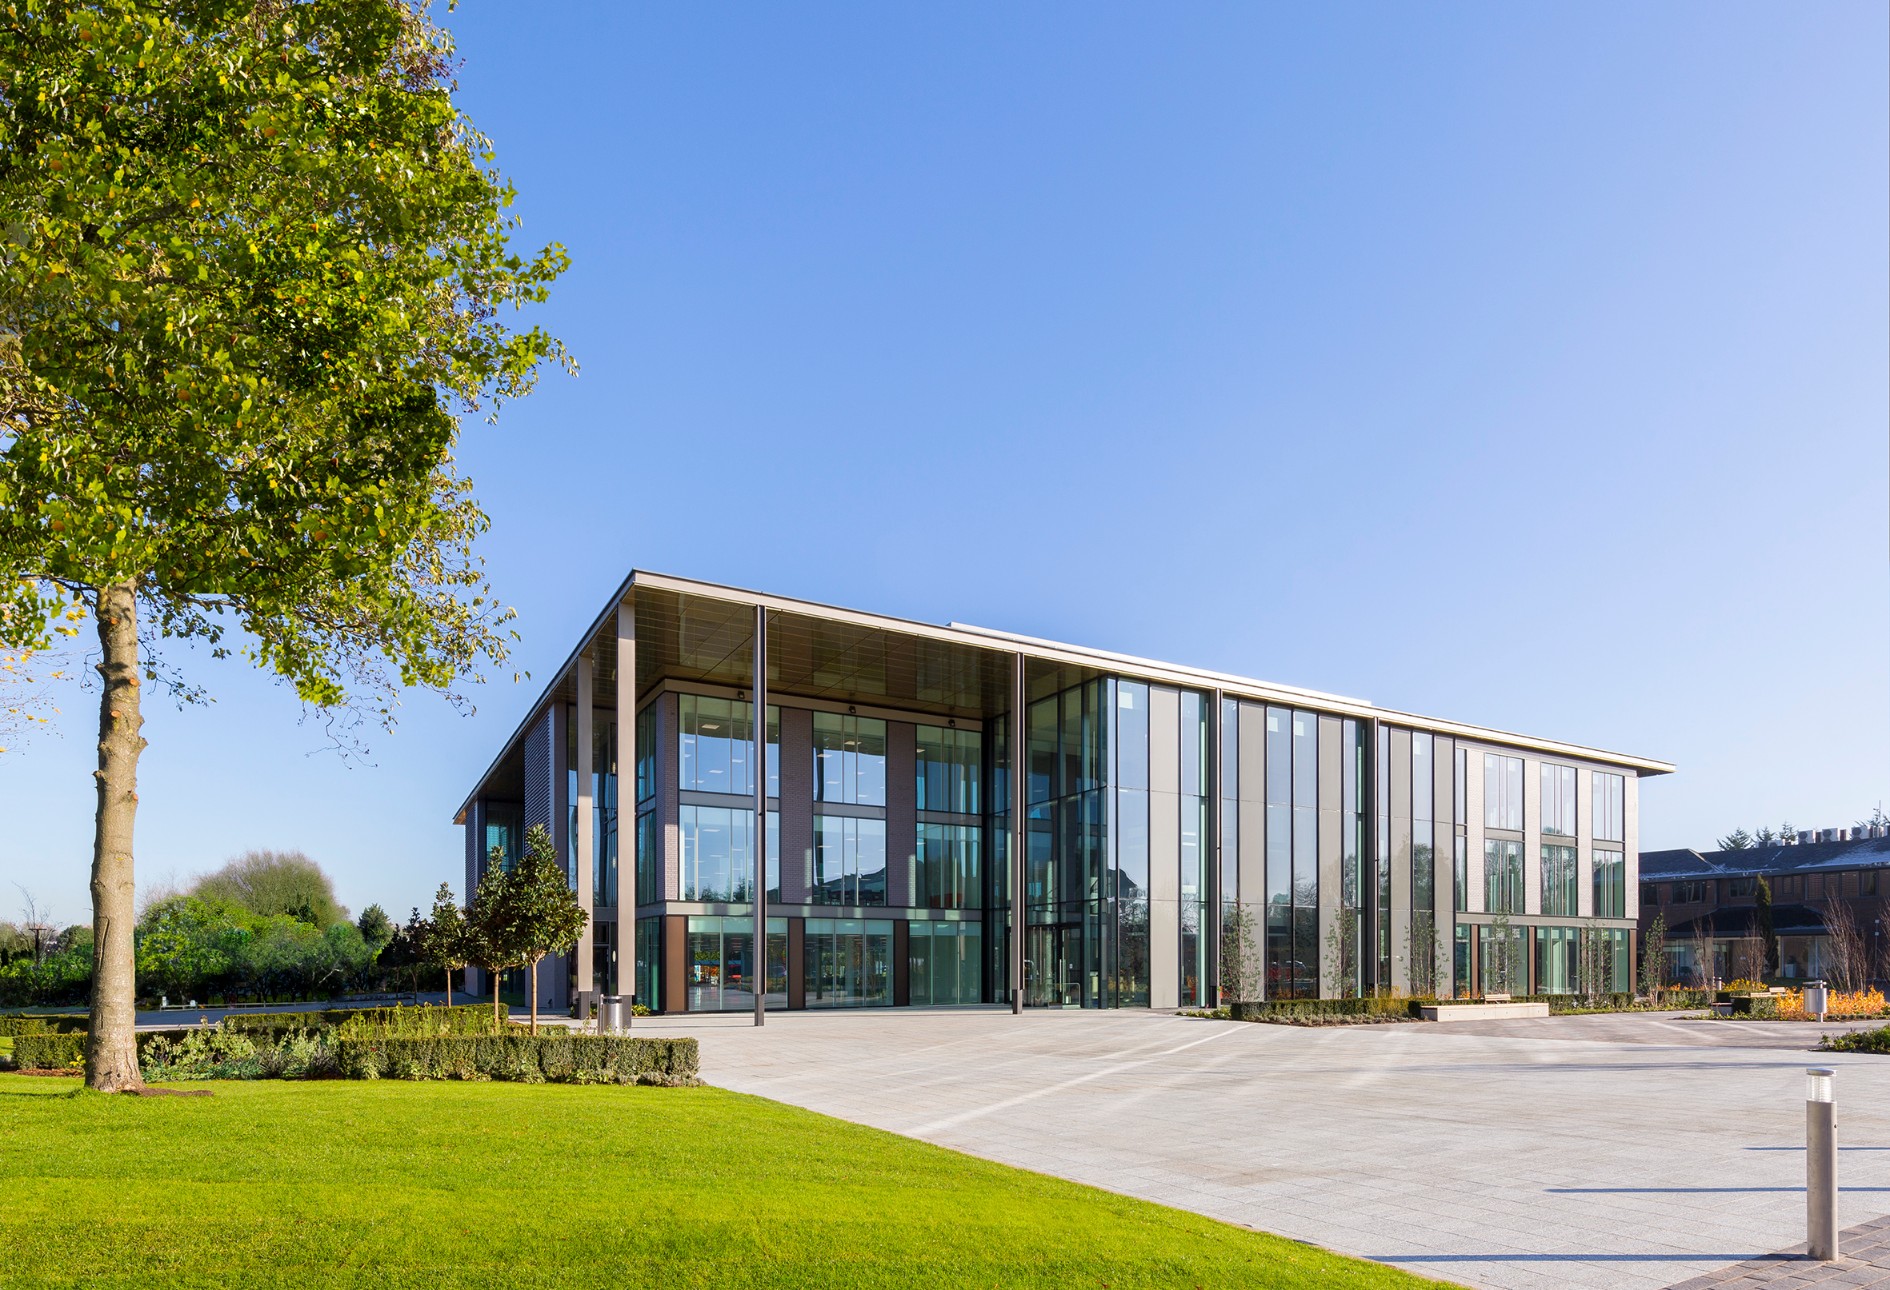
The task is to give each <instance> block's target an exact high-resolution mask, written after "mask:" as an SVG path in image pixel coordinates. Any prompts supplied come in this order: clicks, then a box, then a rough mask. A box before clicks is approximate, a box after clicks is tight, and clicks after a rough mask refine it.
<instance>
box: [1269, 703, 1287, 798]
mask: <svg viewBox="0 0 1890 1290" xmlns="http://www.w3.org/2000/svg"><path fill="white" fill-rule="evenodd" d="M1291 720H1292V718H1291V715H1290V714H1289V713H1288V712H1287V711H1286V709H1285V708H1268V709H1267V805H1269V806H1291V805H1292V804H1293V734H1292V729H1291V726H1290V724H1289V723H1290V722H1291Z"/></svg>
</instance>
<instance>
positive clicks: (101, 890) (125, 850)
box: [85, 582, 144, 1093]
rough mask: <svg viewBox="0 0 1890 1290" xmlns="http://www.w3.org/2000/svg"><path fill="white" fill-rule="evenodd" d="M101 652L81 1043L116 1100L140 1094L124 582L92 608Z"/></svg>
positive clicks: (134, 647)
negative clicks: (87, 1014) (87, 996)
mask: <svg viewBox="0 0 1890 1290" xmlns="http://www.w3.org/2000/svg"><path fill="white" fill-rule="evenodd" d="M94 609H95V610H96V612H97V617H98V640H99V646H100V648H101V650H102V651H103V658H102V660H101V661H100V662H99V665H98V672H99V676H100V677H101V678H102V679H103V681H104V684H103V686H102V687H101V691H100V694H99V701H98V771H97V772H96V779H97V781H98V811H97V814H96V815H95V817H94V819H93V834H92V838H93V840H92V1006H91V1013H92V1015H91V1023H90V1029H89V1030H88V1031H87V1033H86V1040H85V1083H86V1087H88V1088H93V1089H97V1090H99V1091H100V1092H102V1093H121V1092H128V1091H133V1090H136V1089H141V1088H143V1087H144V1077H143V1075H142V1073H141V1072H140V1071H139V1070H138V1040H137V1024H138V1017H137V1012H136V1008H137V982H136V979H135V971H136V961H135V958H134V954H133V950H132V941H131V933H132V927H133V924H134V922H135V920H136V917H137V906H136V899H135V892H134V889H133V883H132V866H131V836H132V826H133V823H134V822H135V819H136V816H137V813H138V754H139V753H141V752H143V751H144V737H143V736H142V735H141V734H140V733H139V732H140V731H141V730H142V729H143V727H144V718H143V716H141V715H140V713H139V704H138V700H139V697H140V696H139V689H140V682H141V678H140V677H139V675H138V601H137V586H136V584H135V583H131V582H119V583H113V584H112V585H111V586H108V587H101V588H100V589H99V591H98V595H97V597H96V600H95V603H94Z"/></svg>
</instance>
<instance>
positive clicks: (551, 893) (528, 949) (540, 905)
mask: <svg viewBox="0 0 1890 1290" xmlns="http://www.w3.org/2000/svg"><path fill="white" fill-rule="evenodd" d="M508 896H509V903H510V905H511V907H512V908H511V917H510V920H509V921H510V925H511V929H512V930H511V934H512V936H513V937H514V938H515V943H516V944H517V946H518V950H519V953H520V954H521V955H522V956H523V958H524V960H525V963H526V964H527V965H528V966H529V967H530V968H531V974H532V982H531V991H532V1033H533V1034H534V1035H535V1034H537V1033H538V963H539V960H541V959H543V958H544V957H545V955H547V954H563V953H565V952H566V951H567V950H569V949H571V948H572V947H573V946H575V945H576V944H577V942H578V937H580V936H582V935H583V934H584V925H585V923H586V922H588V921H589V920H590V915H589V914H586V913H585V912H584V909H583V907H582V906H581V905H579V904H578V901H577V894H576V893H575V892H573V891H572V890H571V883H570V880H569V879H567V878H566V877H565V872H564V866H563V865H561V864H559V863H558V853H557V851H556V850H554V849H553V847H552V845H551V834H550V833H549V832H548V831H547V830H546V829H545V827H544V826H543V825H541V824H535V825H533V826H532V827H531V828H530V829H529V830H527V832H526V834H525V858H524V860H523V861H521V862H520V864H519V867H518V868H517V870H515V871H514V873H513V875H512V883H511V884H510V890H509V892H508Z"/></svg>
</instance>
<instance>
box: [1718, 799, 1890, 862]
mask: <svg viewBox="0 0 1890 1290" xmlns="http://www.w3.org/2000/svg"><path fill="white" fill-rule="evenodd" d="M1885 826H1890V815H1885V814H1884V811H1883V805H1882V803H1879V804H1878V805H1877V806H1875V807H1873V808H1872V809H1871V812H1870V814H1869V815H1868V816H1866V817H1864V818H1863V819H1861V820H1858V821H1857V822H1856V823H1855V824H1853V825H1851V829H1852V831H1853V833H1855V832H1856V831H1858V830H1864V829H1871V828H1883V827H1885ZM1797 836H1798V830H1797V828H1796V827H1795V826H1794V825H1793V824H1792V822H1791V821H1790V820H1787V821H1785V823H1783V824H1781V825H1779V826H1778V829H1777V831H1776V832H1774V831H1773V830H1772V828H1771V827H1770V826H1761V827H1760V828H1758V829H1756V830H1753V831H1751V832H1747V831H1746V830H1745V829H1734V830H1733V831H1732V832H1731V833H1728V834H1727V835H1726V836H1725V837H1723V838H1719V839H1716V845H1717V846H1718V847H1719V849H1720V850H1721V851H1746V850H1749V849H1751V848H1752V847H1776V846H1783V845H1784V844H1785V843H1787V842H1789V841H1790V840H1791V839H1792V838H1795V837H1797Z"/></svg>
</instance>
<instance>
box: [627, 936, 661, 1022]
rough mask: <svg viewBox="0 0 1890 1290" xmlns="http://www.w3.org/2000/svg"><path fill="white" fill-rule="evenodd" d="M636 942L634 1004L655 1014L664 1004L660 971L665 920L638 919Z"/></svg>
mask: <svg viewBox="0 0 1890 1290" xmlns="http://www.w3.org/2000/svg"><path fill="white" fill-rule="evenodd" d="M636 942H637V945H636V955H637V962H636V976H635V982H636V984H635V987H634V998H633V999H632V1002H634V1003H640V1004H642V1005H643V1006H644V1007H646V1008H648V1009H650V1010H651V1011H652V1012H654V1011H656V1010H657V1009H659V1008H660V1007H662V1004H663V993H662V990H661V989H660V987H661V985H662V979H661V972H660V969H659V965H660V964H661V963H662V961H663V920H662V919H660V918H639V919H637V933H636Z"/></svg>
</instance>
